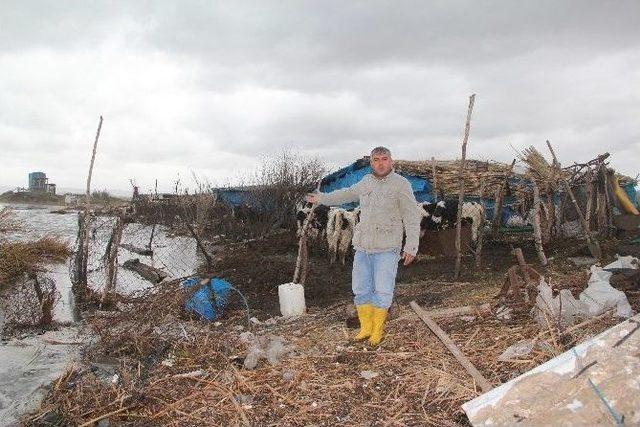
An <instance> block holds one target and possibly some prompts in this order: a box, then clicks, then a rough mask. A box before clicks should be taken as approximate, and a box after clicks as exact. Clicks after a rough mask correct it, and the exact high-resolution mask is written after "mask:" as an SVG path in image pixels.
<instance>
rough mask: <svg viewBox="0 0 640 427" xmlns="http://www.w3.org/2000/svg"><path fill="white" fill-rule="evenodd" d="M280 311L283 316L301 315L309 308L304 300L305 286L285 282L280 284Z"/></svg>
mask: <svg viewBox="0 0 640 427" xmlns="http://www.w3.org/2000/svg"><path fill="white" fill-rule="evenodd" d="M278 297H279V299H280V313H282V316H283V317H291V316H301V315H303V314H304V313H305V311H306V310H307V308H306V305H305V300H304V286H302V285H300V284H298V283H285V284H283V285H280V286H278Z"/></svg>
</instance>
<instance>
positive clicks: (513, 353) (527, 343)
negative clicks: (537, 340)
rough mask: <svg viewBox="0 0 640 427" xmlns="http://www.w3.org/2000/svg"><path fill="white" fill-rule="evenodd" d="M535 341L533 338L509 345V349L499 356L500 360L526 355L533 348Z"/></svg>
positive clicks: (504, 360)
mask: <svg viewBox="0 0 640 427" xmlns="http://www.w3.org/2000/svg"><path fill="white" fill-rule="evenodd" d="M533 346H534V342H533V341H532V340H522V341H518V342H517V343H515V344H513V345H511V346H509V347H507V349H506V350H505V351H504V352H503V353H502V354H501V355H500V356H498V360H499V361H501V362H506V361H508V360H511V359H515V358H518V357H521V356H526V355H527V354H529V353H531V350H533Z"/></svg>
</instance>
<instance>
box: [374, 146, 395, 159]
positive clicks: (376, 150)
mask: <svg viewBox="0 0 640 427" xmlns="http://www.w3.org/2000/svg"><path fill="white" fill-rule="evenodd" d="M374 154H386V155H387V156H389V157H391V151H390V150H389V149H388V148H387V147H383V146H380V147H376V148H374V149H373V150H371V157H373V155H374Z"/></svg>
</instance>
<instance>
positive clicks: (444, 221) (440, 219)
mask: <svg viewBox="0 0 640 427" xmlns="http://www.w3.org/2000/svg"><path fill="white" fill-rule="evenodd" d="M416 208H417V210H418V214H419V216H420V218H421V220H420V237H421V238H422V237H423V236H424V235H425V232H426V231H427V230H445V229H448V228H453V227H455V226H456V222H457V220H458V201H457V200H441V201H439V202H435V203H434V202H421V203H418V205H417V206H416ZM312 211H313V216H311V217H310V216H309V214H310V213H311V212H312ZM484 216H485V209H484V206H483V205H482V204H480V203H477V202H464V203H463V204H462V219H461V223H462V225H463V226H466V225H468V226H470V227H471V239H472V241H474V242H475V241H476V239H477V237H478V229H479V227H480V225H481V224H482V223H483V219H484ZM307 218H309V224H307V226H306V230H307V234H308V235H309V236H310V237H312V238H314V239H316V240H325V239H326V241H327V244H328V250H329V259H330V261H331V263H333V262H335V261H336V259H338V258H339V259H340V262H342V264H345V262H346V258H347V254H349V253H350V246H351V239H352V238H353V232H354V229H355V227H356V225H357V224H358V222H359V221H360V208H355V209H349V210H348V209H344V208H338V207H329V206H325V205H318V206H316V207H315V208H314V207H312V206H311V205H309V204H307V205H306V206H299V207H298V209H297V213H296V220H297V225H298V237H300V236H301V235H302V232H303V229H304V227H305V222H306V221H307Z"/></svg>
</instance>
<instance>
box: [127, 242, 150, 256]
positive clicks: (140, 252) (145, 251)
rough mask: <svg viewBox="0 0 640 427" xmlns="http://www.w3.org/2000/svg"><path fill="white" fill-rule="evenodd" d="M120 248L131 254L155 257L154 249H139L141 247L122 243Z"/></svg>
mask: <svg viewBox="0 0 640 427" xmlns="http://www.w3.org/2000/svg"><path fill="white" fill-rule="evenodd" d="M120 247H121V248H124V249H126V250H128V251H129V252H133V253H135V254H138V255H144V256H152V255H153V250H152V249H146V248H139V247H137V246H133V245H131V244H129V243H122V244H121V245H120Z"/></svg>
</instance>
